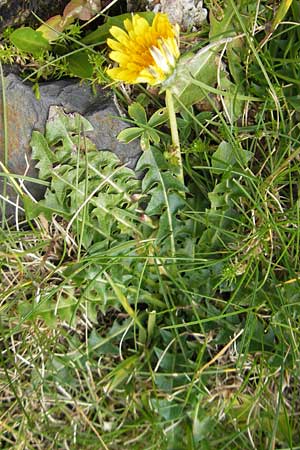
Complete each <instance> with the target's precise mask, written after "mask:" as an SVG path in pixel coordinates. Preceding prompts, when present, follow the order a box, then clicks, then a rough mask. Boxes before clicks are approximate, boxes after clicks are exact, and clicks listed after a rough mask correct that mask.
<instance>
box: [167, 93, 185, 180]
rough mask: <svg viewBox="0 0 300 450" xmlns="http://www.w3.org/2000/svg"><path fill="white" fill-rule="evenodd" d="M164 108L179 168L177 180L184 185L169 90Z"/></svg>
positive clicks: (173, 110)
mask: <svg viewBox="0 0 300 450" xmlns="http://www.w3.org/2000/svg"><path fill="white" fill-rule="evenodd" d="M166 107H167V110H168V114H169V123H170V128H171V137H172V144H173V147H174V152H175V155H176V159H177V161H178V167H179V174H178V178H179V180H180V181H181V183H182V184H184V178H183V167H182V159H181V152H180V142H179V135H178V128H177V121H176V113H175V108H174V102H173V97H172V93H171V91H170V89H167V90H166Z"/></svg>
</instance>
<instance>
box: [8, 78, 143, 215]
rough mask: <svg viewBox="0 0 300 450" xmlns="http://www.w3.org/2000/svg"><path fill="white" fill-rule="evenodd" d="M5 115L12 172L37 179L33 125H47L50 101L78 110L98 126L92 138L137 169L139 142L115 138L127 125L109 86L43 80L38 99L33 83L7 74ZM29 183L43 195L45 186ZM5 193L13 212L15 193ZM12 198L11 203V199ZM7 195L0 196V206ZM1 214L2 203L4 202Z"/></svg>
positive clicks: (68, 110)
mask: <svg viewBox="0 0 300 450" xmlns="http://www.w3.org/2000/svg"><path fill="white" fill-rule="evenodd" d="M4 83H5V98H6V108H5V110H6V117H7V135H6V140H7V150H8V152H7V153H8V154H7V157H8V158H7V159H8V164H7V169H8V170H9V172H10V173H11V174H18V175H26V176H27V177H33V178H37V177H38V173H37V170H36V169H35V167H34V166H35V164H36V163H37V162H36V161H33V160H32V159H31V148H30V145H29V143H30V140H31V135H32V131H33V130H37V131H40V132H41V133H43V132H44V130H45V124H46V121H47V119H48V114H49V108H50V106H61V107H63V109H64V111H65V112H66V113H72V112H73V113H74V112H78V113H79V114H81V115H82V116H84V117H85V118H86V119H87V120H88V121H89V122H90V123H91V124H92V126H93V127H94V131H93V132H91V133H90V134H89V138H90V139H91V140H92V141H93V142H94V143H95V144H96V147H97V148H98V149H99V150H111V151H112V152H114V153H115V154H116V155H118V157H119V158H120V160H121V161H122V162H124V163H125V164H126V165H127V166H128V167H131V168H134V167H135V164H136V161H137V159H138V157H139V155H140V152H141V150H140V146H139V142H138V141H134V142H132V143H130V144H128V145H126V144H122V143H120V142H119V141H118V140H117V135H118V134H119V132H120V131H121V130H123V129H124V128H126V127H127V125H126V124H125V123H124V122H122V120H121V118H120V117H118V116H119V114H118V110H117V108H116V106H115V104H114V102H113V99H112V96H111V94H110V92H109V91H108V90H104V89H102V88H101V87H97V88H96V93H94V92H93V91H92V89H91V87H90V86H88V85H87V84H85V83H79V82H77V81H73V80H59V81H53V82H45V83H41V84H40V85H39V93H40V99H37V98H36V95H35V93H34V92H33V89H32V85H31V84H27V83H24V82H23V81H22V80H21V79H20V78H19V77H18V76H17V75H15V74H9V75H7V76H6V77H5V78H4ZM3 118H4V109H3V101H2V86H1V82H0V161H1V162H2V163H4V162H5V130H4V121H3ZM1 172H2V173H3V168H1V167H0V195H1V196H2V197H3V180H4V178H3V175H1ZM25 185H26V188H27V189H28V190H29V191H30V193H31V194H32V195H33V196H34V197H35V198H36V199H40V198H41V197H42V196H43V194H44V189H43V187H42V186H41V185H40V184H37V183H34V182H26V183H25ZM6 198H7V199H8V202H7V204H6V213H5V214H6V216H7V217H9V216H11V215H13V214H14V212H15V207H14V205H13V203H14V202H15V200H16V194H15V191H14V190H13V189H11V187H10V186H8V189H7V193H6ZM10 202H12V204H11V203H10ZM2 204H3V198H1V197H0V205H2ZM0 216H1V206H0Z"/></svg>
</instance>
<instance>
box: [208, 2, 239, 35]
mask: <svg viewBox="0 0 300 450" xmlns="http://www.w3.org/2000/svg"><path fill="white" fill-rule="evenodd" d="M219 15H220V16H221V17H222V18H221V19H220V20H219V19H218V18H217V17H216V16H214V14H213V8H212V10H211V14H210V16H209V19H210V28H209V39H210V41H213V40H219V39H221V38H224V37H228V36H230V35H232V34H236V32H235V29H234V27H233V21H232V19H233V17H234V10H233V8H232V7H231V6H230V5H227V6H226V8H225V9H224V10H223V11H222V14H220V13H219Z"/></svg>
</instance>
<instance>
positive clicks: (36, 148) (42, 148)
mask: <svg viewBox="0 0 300 450" xmlns="http://www.w3.org/2000/svg"><path fill="white" fill-rule="evenodd" d="M30 145H31V148H32V159H34V160H38V161H39V162H38V163H37V164H36V166H35V167H37V168H38V169H39V171H40V172H39V177H40V178H41V179H42V180H46V179H47V178H49V177H50V175H51V172H52V166H53V162H55V160H56V158H55V155H54V154H53V152H52V151H51V149H50V147H49V145H48V143H47V140H46V138H45V137H44V136H43V135H42V134H41V133H40V132H39V131H33V132H32V137H31V141H30Z"/></svg>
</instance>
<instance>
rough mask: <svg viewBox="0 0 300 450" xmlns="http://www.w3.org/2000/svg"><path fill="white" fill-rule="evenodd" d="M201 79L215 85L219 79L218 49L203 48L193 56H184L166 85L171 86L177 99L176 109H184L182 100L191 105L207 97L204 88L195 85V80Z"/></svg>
mask: <svg viewBox="0 0 300 450" xmlns="http://www.w3.org/2000/svg"><path fill="white" fill-rule="evenodd" d="M194 79H195V80H200V81H201V82H202V83H203V84H204V85H207V86H213V85H214V84H215V83H216V81H217V64H216V49H214V50H212V49H210V48H207V49H205V48H204V49H201V50H200V51H199V52H198V53H196V54H195V55H193V56H188V55H187V56H184V57H182V58H181V59H180V60H179V62H178V64H177V67H176V71H175V72H174V75H173V76H172V77H170V78H169V80H167V82H166V84H165V87H166V88H169V89H170V91H171V93H172V95H173V96H174V99H175V100H176V99H178V100H179V101H177V102H176V101H175V108H176V110H180V109H182V107H181V105H180V102H181V103H183V104H184V106H186V107H189V106H191V105H193V104H194V103H197V102H200V101H201V100H203V99H205V98H206V97H207V95H208V94H207V92H206V91H205V90H204V89H199V86H195V85H193V83H192V82H193V80H194Z"/></svg>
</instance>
